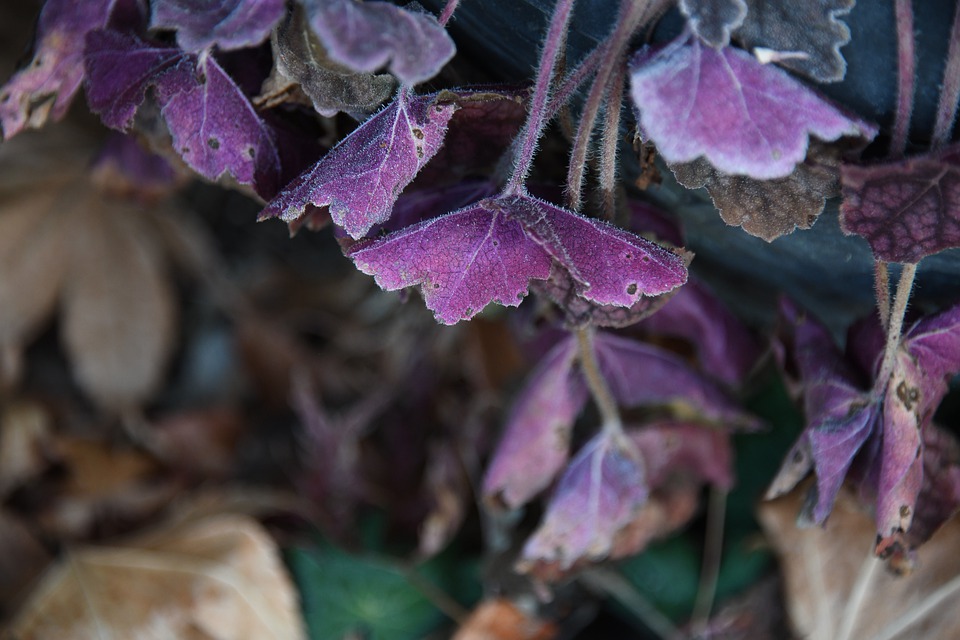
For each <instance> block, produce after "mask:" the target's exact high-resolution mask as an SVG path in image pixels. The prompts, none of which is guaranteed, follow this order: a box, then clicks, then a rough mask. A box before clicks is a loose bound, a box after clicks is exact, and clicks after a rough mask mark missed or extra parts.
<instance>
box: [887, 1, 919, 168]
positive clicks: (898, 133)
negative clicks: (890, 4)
mask: <svg viewBox="0 0 960 640" xmlns="http://www.w3.org/2000/svg"><path fill="white" fill-rule="evenodd" d="M895 10H896V15H897V114H896V118H895V120H894V121H893V134H892V136H891V138H890V155H891V156H893V157H895V158H899V157H901V156H902V155H903V154H904V153H906V151H907V139H908V138H909V136H910V116H911V114H912V113H913V93H914V80H915V77H916V54H915V51H914V48H915V42H914V35H913V0H896V9H895Z"/></svg>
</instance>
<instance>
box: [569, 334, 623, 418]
mask: <svg viewBox="0 0 960 640" xmlns="http://www.w3.org/2000/svg"><path fill="white" fill-rule="evenodd" d="M595 333H596V330H595V329H594V328H593V327H583V328H580V329H577V347H578V356H579V358H580V369H581V370H582V371H583V377H584V378H585V379H586V381H587V387H588V388H589V389H590V395H592V396H593V401H594V402H595V403H596V404H597V409H598V410H599V411H600V419H601V420H603V429H604V431H608V432H613V433H616V434H622V433H623V421H622V420H621V419H620V410H619V409H618V408H617V401H616V399H614V397H613V393H612V392H611V391H610V386H609V385H608V384H607V380H606V378H604V377H603V373H601V372H600V364H599V363H598V362H597V352H596V350H595V349H594V347H593V339H594V335H595Z"/></svg>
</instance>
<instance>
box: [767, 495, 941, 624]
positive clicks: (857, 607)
mask: <svg viewBox="0 0 960 640" xmlns="http://www.w3.org/2000/svg"><path fill="white" fill-rule="evenodd" d="M805 493H806V492H805V491H803V490H799V491H794V492H793V493H791V494H790V495H788V496H785V497H784V498H781V499H779V500H776V501H773V502H767V503H764V504H763V505H762V506H761V508H760V521H761V523H762V524H763V527H764V529H765V530H766V532H767V535H768V537H769V538H770V540H771V542H772V543H773V546H774V548H775V549H776V551H777V554H778V555H779V556H780V562H781V567H782V570H783V574H784V580H785V587H784V588H785V592H786V600H787V611H788V614H789V616H790V621H791V624H792V625H793V627H794V630H795V631H796V633H797V634H798V635H799V636H800V637H803V638H808V639H810V640H854V639H856V640H894V639H903V640H906V639H907V638H960V615H957V610H958V609H957V607H958V605H960V553H957V549H958V545H960V518H957V517H954V518H953V519H952V520H950V521H949V522H947V524H945V525H944V526H943V528H941V529H940V530H939V531H938V532H937V533H936V534H934V536H933V537H932V538H931V539H930V541H929V542H927V543H926V544H925V545H924V546H923V547H921V548H920V549H919V550H918V551H917V554H918V557H917V562H916V565H915V568H914V570H913V572H912V573H911V574H910V575H907V576H897V575H894V574H892V573H890V572H889V571H888V570H887V569H886V567H885V566H884V563H883V561H881V560H878V559H877V558H876V557H875V556H874V554H873V547H874V542H875V540H874V538H875V536H876V528H875V525H874V521H873V518H872V517H871V516H870V514H868V513H866V512H864V511H863V510H862V509H861V508H860V507H859V506H858V505H857V503H856V502H855V500H854V498H853V496H852V495H850V494H849V493H846V492H843V493H841V494H840V496H839V497H838V499H837V502H836V504H835V505H834V508H833V512H832V513H831V515H830V519H829V520H828V521H827V525H826V527H825V528H823V529H817V528H814V529H798V528H797V527H796V525H795V520H796V514H797V513H798V512H799V510H800V502H801V501H802V500H803V496H804V495H805Z"/></svg>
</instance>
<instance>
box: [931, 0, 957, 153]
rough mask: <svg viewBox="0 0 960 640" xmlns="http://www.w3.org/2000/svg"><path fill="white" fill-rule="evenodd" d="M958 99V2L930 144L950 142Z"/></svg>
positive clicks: (934, 146)
mask: <svg viewBox="0 0 960 640" xmlns="http://www.w3.org/2000/svg"><path fill="white" fill-rule="evenodd" d="M958 100H960V4H957V5H956V9H955V10H954V15H953V26H952V27H951V28H950V47H949V49H948V50H947V64H946V65H945V66H944V69H943V84H942V85H941V86H940V104H939V105H938V107H937V119H936V122H935V124H934V125H933V138H932V146H933V148H934V149H939V148H940V147H942V146H944V145H945V144H947V143H948V142H950V133H951V132H952V130H953V123H954V121H955V120H956V119H957V101H958Z"/></svg>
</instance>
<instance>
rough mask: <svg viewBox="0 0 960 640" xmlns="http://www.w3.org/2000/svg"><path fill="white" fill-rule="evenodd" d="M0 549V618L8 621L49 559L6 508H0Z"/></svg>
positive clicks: (33, 537)
mask: <svg viewBox="0 0 960 640" xmlns="http://www.w3.org/2000/svg"><path fill="white" fill-rule="evenodd" d="M0 547H2V548H3V553H0V619H3V620H9V619H10V616H11V614H13V613H14V612H15V611H16V609H17V605H19V604H21V601H22V600H24V599H25V598H26V596H27V595H28V593H29V589H30V587H31V586H33V585H32V584H31V583H33V582H34V581H35V580H36V579H37V578H38V577H40V575H41V573H42V572H43V569H44V568H45V567H46V566H47V564H48V563H49V562H50V560H51V558H50V552H49V551H48V550H47V549H45V548H44V546H43V545H42V544H41V543H40V540H38V539H37V536H36V534H35V532H32V531H31V530H30V527H29V526H28V523H27V521H25V520H24V519H23V518H21V517H19V516H17V515H15V514H13V513H11V512H9V511H7V510H6V509H0ZM0 635H3V634H2V633H0ZM3 637H6V636H3Z"/></svg>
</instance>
